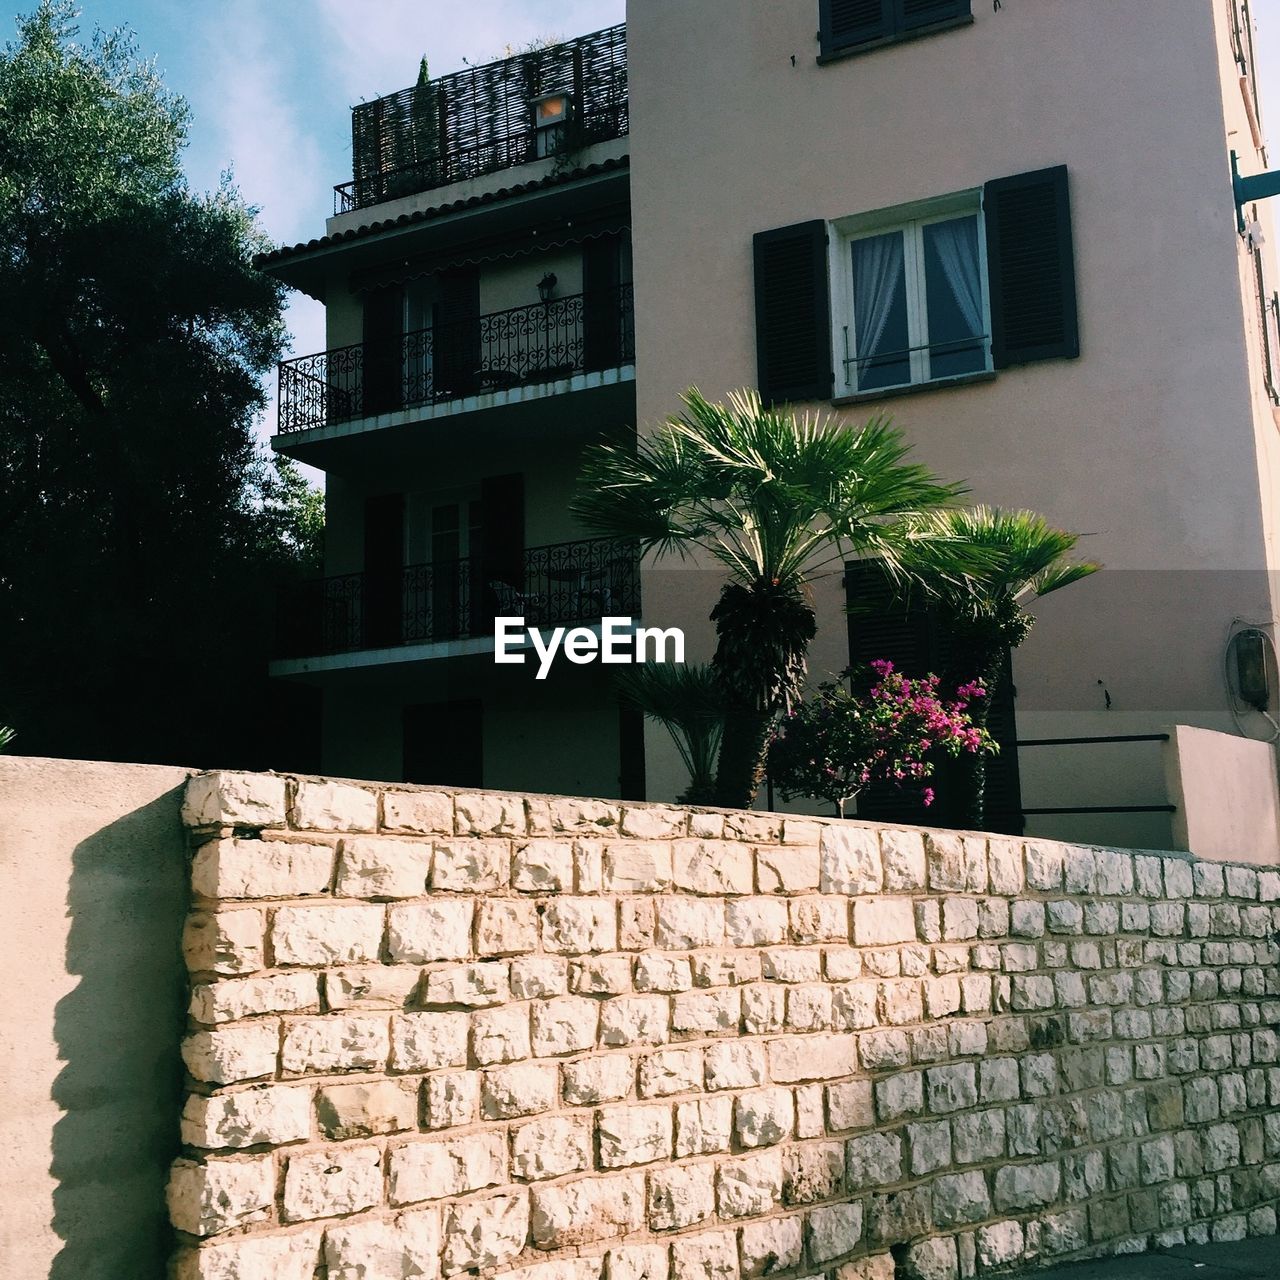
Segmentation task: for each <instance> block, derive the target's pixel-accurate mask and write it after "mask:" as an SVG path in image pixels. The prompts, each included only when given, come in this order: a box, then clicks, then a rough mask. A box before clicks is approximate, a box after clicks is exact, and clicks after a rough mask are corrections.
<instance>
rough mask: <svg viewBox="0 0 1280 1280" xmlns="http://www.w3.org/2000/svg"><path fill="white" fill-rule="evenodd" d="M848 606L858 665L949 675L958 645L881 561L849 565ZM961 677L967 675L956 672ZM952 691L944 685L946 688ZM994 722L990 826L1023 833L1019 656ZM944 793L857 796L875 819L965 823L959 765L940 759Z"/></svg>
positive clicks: (999, 696) (877, 790)
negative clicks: (896, 587) (901, 593)
mask: <svg viewBox="0 0 1280 1280" xmlns="http://www.w3.org/2000/svg"><path fill="white" fill-rule="evenodd" d="M845 597H846V601H847V603H848V606H849V663H850V665H851V666H859V665H862V664H864V663H868V662H872V661H874V660H875V659H877V658H887V659H888V660H889V661H890V662H892V663H893V665H894V666H895V667H897V668H898V669H899V670H900V671H902V672H904V673H905V674H906V675H908V676H912V677H919V676H923V675H928V674H929V673H930V672H933V673H934V674H937V675H941V676H943V679H944V681H945V680H946V679H947V676H948V672H949V670H950V667H951V658H952V649H951V645H950V643H949V642H948V637H947V635H946V634H945V632H944V631H943V630H942V628H941V627H939V625H938V622H937V619H936V617H935V616H934V615H933V613H932V611H931V610H930V609H928V608H927V607H925V606H924V605H923V604H921V603H919V602H914V603H913V602H910V601H903V600H902V599H901V598H900V597H898V596H896V595H895V594H894V592H893V590H892V588H891V586H890V584H889V582H888V581H887V579H886V578H885V576H884V573H883V572H882V571H881V570H880V569H879V567H878V566H877V565H876V563H875V562H874V561H860V562H857V563H854V564H850V565H847V566H846V572H845ZM950 674H951V677H952V678H953V679H955V680H957V681H958V680H960V679H968V678H969V677H968V675H967V674H965V675H961V674H960V673H956V672H950ZM944 692H945V690H944ZM987 728H988V729H989V730H990V732H991V735H992V736H993V737H994V738H995V740H996V741H997V742H998V743H999V744H1000V751H999V753H998V754H997V755H995V756H991V757H989V758H988V760H987V789H986V825H987V829H988V830H989V831H996V832H1002V833H1006V834H1011V835H1021V833H1022V830H1023V817H1022V789H1021V780H1020V777H1019V773H1018V741H1017V739H1018V732H1017V725H1016V718H1015V714H1014V688H1013V672H1012V664H1011V662H1010V660H1009V658H1008V656H1006V658H1005V672H1004V679H1003V681H1002V682H1001V685H1000V688H999V689H998V690H997V691H996V697H995V701H994V703H993V704H992V707H991V714H990V718H989V719H988V721H987ZM931 785H932V787H933V789H934V791H935V792H936V793H937V799H936V801H935V802H934V804H932V805H930V806H928V807H927V808H926V807H925V805H924V804H923V803H922V801H921V800H920V799H919V797H918V793H916V792H914V791H911V790H899V789H898V788H897V787H894V786H890V785H889V784H887V783H879V784H874V785H872V786H869V787H867V788H866V789H865V790H864V791H863V792H862V794H861V795H860V796H859V797H858V817H860V818H867V819H869V820H871V821H873V822H909V823H915V824H918V825H923V826H964V825H965V824H964V822H963V821H962V820H961V818H960V816H959V814H958V812H957V809H958V806H957V804H956V802H955V794H954V788H955V783H954V766H953V765H952V763H951V762H950V761H948V760H942V761H940V762H939V764H938V771H937V773H936V774H935V776H934V778H933V780H932V783H931Z"/></svg>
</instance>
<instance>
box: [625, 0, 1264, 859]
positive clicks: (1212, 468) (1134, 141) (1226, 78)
mask: <svg viewBox="0 0 1280 1280" xmlns="http://www.w3.org/2000/svg"><path fill="white" fill-rule="evenodd" d="M815 33H816V34H815ZM628 57H629V62H630V91H631V106H632V120H633V126H634V127H633V131H632V139H631V158H632V182H631V186H632V226H633V256H634V262H635V278H636V367H637V370H638V372H639V381H638V383H637V418H638V421H639V422H640V423H641V424H642V427H641V429H642V430H643V429H644V424H647V423H652V422H654V421H656V420H658V419H659V418H660V417H661V416H662V415H663V414H664V413H666V412H668V411H669V410H670V409H671V407H672V406H673V405H674V404H675V403H676V401H677V397H678V395H679V393H680V391H681V390H682V389H683V388H684V387H686V386H687V385H688V384H689V383H691V382H696V383H697V384H698V386H699V387H700V388H701V390H702V391H703V392H705V393H706V394H708V395H711V396H713V397H714V396H715V395H717V394H719V393H721V392H723V391H725V390H726V389H729V388H733V387H738V386H743V385H759V386H761V387H762V389H763V390H764V391H765V392H766V394H771V395H773V396H774V397H776V398H780V399H784V400H789V401H793V402H795V403H796V405H797V408H799V409H808V410H816V411H822V412H828V413H833V414H835V415H836V416H838V417H839V418H842V419H844V420H847V421H859V420H862V419H865V418H866V417H868V416H869V415H871V414H872V413H874V412H878V411H884V412H887V413H890V414H891V415H892V417H893V418H894V420H895V421H896V422H897V423H898V424H899V425H900V426H902V427H903V428H904V430H905V431H906V433H907V436H908V438H909V439H910V440H911V442H912V443H913V445H914V447H915V455H914V456H915V457H916V458H918V459H919V460H920V461H922V462H924V463H926V464H928V465H929V466H930V467H931V468H933V469H934V470H935V471H937V472H938V473H939V474H941V475H943V476H945V477H947V478H951V479H956V480H964V481H967V483H968V485H969V486H970V489H971V494H970V497H971V499H972V500H974V501H982V502H988V503H996V504H999V505H1002V506H1009V507H1029V508H1033V509H1035V510H1038V511H1040V512H1042V513H1044V514H1045V515H1046V516H1047V517H1048V518H1049V519H1051V520H1052V521H1053V522H1055V523H1057V524H1059V525H1061V526H1062V527H1065V528H1068V529H1072V530H1078V531H1080V532H1082V533H1084V534H1086V535H1088V536H1087V537H1086V538H1085V540H1084V542H1083V544H1082V550H1083V551H1084V553H1085V554H1087V555H1089V556H1091V557H1093V558H1095V559H1097V560H1100V561H1102V562H1103V563H1104V564H1105V565H1106V569H1105V571H1104V572H1102V573H1100V574H1097V575H1095V576H1094V577H1093V578H1091V579H1089V580H1088V581H1086V582H1083V583H1080V584H1077V585H1075V586H1072V587H1070V588H1068V589H1066V590H1064V591H1063V592H1062V593H1061V594H1059V595H1056V596H1050V597H1047V598H1046V599H1045V600H1044V601H1043V602H1042V603H1040V604H1039V605H1037V606H1036V607H1035V608H1034V612H1035V613H1036V614H1037V616H1038V618H1039V622H1038V624H1037V626H1036V628H1035V629H1034V631H1033V632H1032V634H1031V637H1030V638H1029V640H1028V641H1027V642H1026V643H1025V644H1024V645H1023V646H1022V648H1020V649H1019V650H1018V651H1017V652H1016V653H1015V655H1014V658H1013V674H1014V683H1015V685H1016V689H1017V698H1016V709H1017V710H1016V734H1017V738H1018V739H1019V740H1021V741H1023V742H1028V741H1029V742H1044V741H1045V740H1051V741H1052V740H1060V739H1075V738H1089V739H1094V738H1107V739H1110V740H1111V741H1109V742H1105V743H1098V742H1088V743H1060V744H1055V745H1043V746H1024V747H1022V748H1021V749H1020V750H1018V751H1017V752H1016V753H1014V752H1008V751H1006V762H1007V761H1008V760H1009V759H1011V758H1012V759H1016V762H1017V764H1018V765H1019V767H1020V772H1021V806H1020V807H1022V808H1023V809H1025V810H1027V811H1028V816H1027V829H1028V830H1029V831H1032V832H1039V833H1042V834H1052V835H1060V836H1063V837H1076V838H1082V839H1085V840H1106V841H1112V842H1116V843H1123V844H1136V845H1152V846H1156V847H1171V846H1170V830H1169V822H1170V815H1169V813H1168V812H1167V810H1166V806H1167V805H1168V804H1169V803H1170V797H1169V794H1168V789H1167V788H1166V785H1165V779H1164V777H1163V775H1162V772H1161V769H1162V766H1161V746H1162V743H1161V742H1160V741H1159V740H1158V739H1159V737H1160V735H1162V734H1165V733H1167V732H1168V731H1169V729H1170V726H1171V725H1172V724H1174V723H1178V722H1181V723H1185V724H1191V725H1200V726H1203V727H1206V728H1210V729H1218V730H1224V731H1229V732H1235V731H1236V727H1235V720H1234V719H1233V705H1232V704H1233V702H1234V704H1235V706H1234V711H1235V713H1236V715H1238V716H1239V718H1240V721H1241V724H1242V727H1243V729H1244V731H1246V732H1248V733H1250V734H1253V735H1255V736H1260V737H1262V736H1268V735H1269V734H1270V733H1271V732H1272V731H1273V728H1272V726H1271V725H1270V724H1269V723H1268V721H1267V720H1266V719H1265V718H1264V717H1263V716H1262V715H1261V714H1259V713H1258V712H1256V711H1254V710H1252V709H1250V708H1249V707H1248V706H1246V705H1244V703H1243V702H1242V700H1241V699H1240V698H1239V697H1236V698H1234V699H1233V698H1232V697H1231V696H1230V694H1229V691H1228V688H1227V685H1226V679H1225V665H1226V653H1225V646H1226V643H1227V638H1228V633H1229V632H1230V631H1231V630H1232V629H1233V628H1234V629H1237V630H1239V629H1241V628H1243V627H1245V626H1254V625H1256V626H1258V627H1259V628H1261V629H1262V630H1263V631H1264V632H1266V633H1267V634H1268V635H1269V634H1271V633H1272V627H1273V623H1274V619H1275V616H1276V600H1275V585H1274V578H1273V577H1272V576H1271V575H1272V574H1273V573H1274V570H1275V568H1276V564H1277V555H1278V551H1277V543H1276V522H1277V516H1278V515H1280V493H1278V491H1277V484H1278V483H1280V437H1278V436H1277V424H1276V418H1275V405H1276V400H1277V394H1276V382H1277V379H1276V374H1275V372H1274V362H1275V360H1276V359H1277V350H1276V345H1275V328H1274V323H1275V302H1274V294H1273V292H1272V290H1273V289H1274V287H1275V285H1274V276H1272V275H1271V274H1270V265H1269V259H1267V261H1266V262H1265V263H1264V260H1263V254H1262V253H1255V252H1253V251H1252V250H1251V247H1250V245H1249V244H1248V243H1247V242H1246V241H1245V240H1243V239H1242V238H1241V237H1240V235H1239V234H1238V233H1237V227H1236V218H1235V210H1234V207H1233V199H1232V189H1231V176H1230V175H1231V167H1230V152H1231V151H1233V150H1234V151H1236V152H1237V153H1238V154H1239V156H1240V167H1241V171H1242V172H1244V173H1253V172H1257V171H1258V170H1261V169H1264V168H1265V167H1266V163H1267V162H1266V151H1265V147H1264V145H1263V137H1262V134H1261V130H1260V126H1259V124H1258V116H1259V112H1258V103H1257V93H1256V68H1255V66H1254V62H1253V55H1252V44H1251V23H1250V14H1249V6H1248V4H1247V3H1245V2H1244V0H1234V2H1233V0H1212V3H1210V2H1208V0H1205V2H1203V3H1202V2H1200V0H1197V2H1196V3H1190V4H1158V5H1152V4H1151V3H1150V2H1149V0H1146V2H1144V0H1073V2H1072V3H1070V4H1063V3H1058V2H1056V0H1003V3H1002V4H998V5H995V6H994V7H993V5H992V4H990V3H986V2H985V0H974V2H973V3H970V0H865V2H855V0H743V2H742V3H740V4H734V5H709V4H702V5H690V4H686V3H680V0H646V2H645V3H643V4H636V5H634V6H632V8H631V11H630V13H629V23H628ZM672 193H679V199H678V200H673V199H672V198H671V197H672ZM1246 216H1247V218H1248V219H1249V220H1253V218H1254V217H1255V216H1256V217H1257V218H1258V219H1259V220H1260V221H1261V222H1262V223H1263V224H1264V226H1266V225H1268V218H1267V214H1266V211H1265V207H1262V206H1260V207H1259V208H1258V210H1257V212H1256V214H1255V212H1254V210H1252V209H1250V210H1246ZM1264 252H1265V253H1269V250H1265V251H1264ZM673 300H678V304H679V305H671V303H672V301H673ZM715 588H716V582H715V578H714V575H711V574H707V573H694V572H688V571H687V570H685V571H682V570H681V569H680V568H679V567H676V566H667V567H663V566H659V567H657V568H654V569H646V572H645V574H644V576H643V594H644V601H645V612H646V615H647V616H649V617H652V618H659V619H662V620H664V621H665V620H667V619H671V618H680V619H683V620H684V621H685V622H686V623H687V625H688V626H690V627H691V628H692V629H693V630H692V631H691V646H690V652H691V654H692V655H693V656H695V657H696V656H703V655H705V654H707V653H708V652H710V648H711V645H712V642H713V636H712V632H711V629H710V626H709V624H708V623H707V622H706V621H705V620H706V617H707V613H708V610H709V608H710V604H711V602H712V600H713V599H714V592H715ZM818 600H819V633H818V637H817V641H816V643H815V645H814V648H813V651H812V655H811V662H810V667H811V671H812V672H814V673H815V674H823V673H825V672H829V671H838V670H839V669H840V668H841V667H842V666H843V665H844V664H845V663H846V662H847V661H848V659H849V648H848V640H847V638H846V637H847V635H848V632H847V630H846V626H845V622H844V618H843V616H842V610H843V606H844V603H845V588H844V586H843V584H842V582H841V580H840V578H839V576H838V575H833V576H831V577H830V578H828V579H825V580H824V581H823V582H822V583H820V584H819V586H818ZM910 638H911V639H912V640H913V643H914V644H915V645H916V652H917V653H918V652H919V649H920V647H923V648H925V649H926V650H927V643H926V644H924V645H923V646H921V643H920V642H921V641H922V640H924V639H927V638H926V637H922V636H921V635H920V634H919V632H918V631H917V632H916V633H915V635H914V637H910ZM854 645H855V647H854V652H855V655H856V656H866V654H865V652H860V643H859V640H858V637H857V636H856V635H855V637H854ZM907 649H908V652H910V651H911V645H908V646H907ZM886 656H889V655H886ZM1268 661H1270V659H1268ZM1233 679H1235V677H1234V676H1233ZM1271 687H1272V690H1273V693H1272V701H1271V703H1270V706H1269V712H1270V714H1271V715H1273V716H1274V715H1276V704H1275V701H1274V687H1275V677H1274V670H1272V672H1271ZM1120 738H1142V739H1152V738H1154V739H1157V740H1155V741H1152V740H1144V741H1116V739H1120ZM659 748H660V741H659V738H658V737H657V736H656V735H655V736H654V737H652V738H651V740H650V753H649V786H650V791H651V794H654V795H657V796H661V795H667V794H670V793H671V790H672V786H673V781H674V778H675V776H676V771H675V769H674V767H673V766H672V765H671V764H669V763H668V761H669V756H668V755H666V754H665V753H663V752H662V751H660V749H659ZM1006 767H1007V766H1006ZM1011 781H1016V780H1010V779H1009V778H1008V777H1007V775H1006V778H1005V784H1006V786H1008V785H1010V783H1011ZM1091 807H1104V808H1107V809H1108V810H1119V809H1125V808H1140V809H1144V810H1146V809H1150V810H1152V811H1149V812H1137V813H1125V812H1109V813H1105V814H1099V813H1084V814H1075V813H1068V814H1045V813H1033V812H1030V811H1031V810H1037V809H1078V808H1091ZM864 811H865V809H864ZM876 812H877V813H878V812H881V810H876Z"/></svg>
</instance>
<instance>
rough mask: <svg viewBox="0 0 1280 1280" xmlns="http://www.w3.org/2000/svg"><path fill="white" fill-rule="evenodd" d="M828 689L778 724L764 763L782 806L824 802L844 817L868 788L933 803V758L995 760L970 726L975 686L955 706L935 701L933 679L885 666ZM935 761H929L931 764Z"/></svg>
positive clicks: (984, 735) (981, 691)
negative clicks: (889, 786)
mask: <svg viewBox="0 0 1280 1280" xmlns="http://www.w3.org/2000/svg"><path fill="white" fill-rule="evenodd" d="M842 678H844V679H848V680H849V681H850V683H851V685H852V691H850V690H849V689H846V688H845V687H844V685H843V684H837V683H834V682H827V683H825V684H821V685H819V686H818V690H817V693H816V694H815V695H814V696H813V697H812V698H810V699H809V700H808V701H806V702H803V703H801V704H800V705H799V706H797V707H795V708H794V709H793V710H792V711H791V712H790V714H788V715H787V716H785V717H784V718H783V719H782V722H781V723H780V724H779V726H778V728H777V729H776V731H775V733H774V738H773V743H772V746H771V748H770V755H769V763H770V769H771V772H772V776H773V780H774V782H775V784H776V785H777V786H778V788H779V790H781V792H782V794H783V796H784V797H785V798H786V799H787V800H791V799H794V798H795V797H796V796H814V797H816V798H818V799H821V800H829V801H831V803H832V804H833V805H835V806H836V810H837V812H838V813H839V814H840V816H841V817H844V807H845V804H846V803H847V802H848V801H849V800H851V799H853V797H854V796H856V795H857V794H858V792H859V791H861V790H862V788H863V787H864V786H866V785H867V783H869V782H892V783H894V784H895V785H897V786H899V787H908V786H910V787H914V786H920V789H921V796H922V799H923V800H924V803H925V804H926V805H929V804H932V803H933V798H934V794H933V788H932V787H929V786H927V785H924V784H926V783H927V781H928V779H929V778H931V777H932V776H933V771H934V759H936V756H937V755H938V754H939V753H942V754H945V755H950V756H959V755H961V754H963V753H965V752H969V753H977V752H993V751H995V750H996V749H997V748H996V744H995V742H994V741H993V740H992V738H991V735H990V734H989V733H988V732H987V731H986V730H985V729H982V728H979V727H978V726H977V725H975V724H974V723H973V721H972V719H971V718H970V716H969V714H968V710H969V706H970V705H971V704H972V703H973V702H974V701H975V700H976V699H978V698H985V697H986V696H987V690H986V687H985V686H984V685H983V684H982V682H981V681H977V680H975V681H972V682H970V683H969V684H964V685H961V686H960V687H959V688H958V689H957V690H956V692H955V696H954V697H953V698H949V699H944V698H943V697H941V696H940V695H939V693H938V684H939V680H938V677H937V676H934V675H929V676H925V677H924V678H923V679H920V680H912V679H910V678H909V677H907V676H904V675H903V674H902V673H901V672H900V671H895V670H894V666H893V663H891V662H886V661H884V660H883V659H882V660H880V661H877V662H872V663H870V664H869V665H868V666H866V667H860V668H853V669H850V670H849V671H846V672H844V674H843V677H842ZM931 757H933V758H931Z"/></svg>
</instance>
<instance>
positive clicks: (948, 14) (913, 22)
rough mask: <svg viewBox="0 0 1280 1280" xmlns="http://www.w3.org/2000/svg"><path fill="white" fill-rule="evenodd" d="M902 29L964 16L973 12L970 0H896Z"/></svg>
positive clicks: (917, 27)
mask: <svg viewBox="0 0 1280 1280" xmlns="http://www.w3.org/2000/svg"><path fill="white" fill-rule="evenodd" d="M897 3H898V11H899V20H900V22H901V24H902V30H904V31H915V30H918V29H919V28H920V27H931V26H933V24H934V23H935V22H949V21H951V20H952V19H953V18H966V17H969V16H970V14H971V13H972V12H973V9H972V5H971V2H970V0H897Z"/></svg>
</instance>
